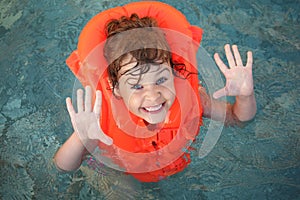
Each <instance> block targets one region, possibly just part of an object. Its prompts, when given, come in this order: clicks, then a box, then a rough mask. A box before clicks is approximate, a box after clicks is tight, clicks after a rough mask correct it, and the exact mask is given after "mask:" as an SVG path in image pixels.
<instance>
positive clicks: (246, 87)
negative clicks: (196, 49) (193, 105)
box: [199, 44, 256, 124]
mask: <svg viewBox="0 0 300 200" xmlns="http://www.w3.org/2000/svg"><path fill="white" fill-rule="evenodd" d="M232 49H233V54H232V52H231V50H230V46H229V45H228V44H227V45H225V53H226V57H227V60H228V63H229V67H227V66H226V65H225V64H224V63H223V61H222V60H221V59H220V57H219V55H218V54H215V55H214V58H215V61H216V63H217V65H218V67H219V68H220V70H221V71H222V73H223V74H224V76H225V78H226V85H225V87H224V88H222V89H220V90H218V91H216V92H215V93H214V94H213V98H211V97H209V96H208V94H207V93H206V91H205V89H204V88H202V87H199V93H200V97H201V100H202V102H203V108H204V113H203V115H204V117H209V118H212V119H213V120H218V121H222V120H224V119H225V122H226V123H227V124H234V123H236V122H238V121H248V120H251V119H252V118H253V117H254V116H255V114H256V100H255V96H254V91H253V78H252V53H251V52H248V54H247V56H248V59H247V64H246V66H243V63H242V60H241V56H240V54H239V51H238V48H237V46H236V45H233V46H232ZM226 95H227V96H235V97H236V99H235V103H234V104H233V105H231V104H229V103H226V102H224V101H219V100H217V99H218V98H220V97H222V96H226Z"/></svg>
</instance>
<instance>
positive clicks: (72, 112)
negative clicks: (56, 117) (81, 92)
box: [66, 97, 76, 118]
mask: <svg viewBox="0 0 300 200" xmlns="http://www.w3.org/2000/svg"><path fill="white" fill-rule="evenodd" d="M66 104H67V110H68V113H69V115H70V117H71V118H73V116H74V115H75V114H76V112H75V110H74V107H73V105H72V101H71V98H70V97H68V98H66Z"/></svg>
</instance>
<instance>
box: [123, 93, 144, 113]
mask: <svg viewBox="0 0 300 200" xmlns="http://www.w3.org/2000/svg"><path fill="white" fill-rule="evenodd" d="M125 104H126V105H127V108H128V109H129V110H131V111H134V110H137V109H138V108H139V107H140V104H141V98H140V96H139V95H136V94H134V93H131V95H130V96H128V97H127V102H125Z"/></svg>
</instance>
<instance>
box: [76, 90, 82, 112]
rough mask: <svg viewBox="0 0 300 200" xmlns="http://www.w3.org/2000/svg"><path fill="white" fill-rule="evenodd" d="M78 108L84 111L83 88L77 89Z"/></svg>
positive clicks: (79, 110)
mask: <svg viewBox="0 0 300 200" xmlns="http://www.w3.org/2000/svg"><path fill="white" fill-rule="evenodd" d="M77 110H78V112H83V91H82V89H78V90H77Z"/></svg>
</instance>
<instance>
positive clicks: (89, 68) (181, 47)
mask: <svg viewBox="0 0 300 200" xmlns="http://www.w3.org/2000/svg"><path fill="white" fill-rule="evenodd" d="M133 13H136V14H137V15H138V16H139V17H140V18H142V17H145V16H149V17H153V18H155V19H156V20H157V22H158V27H159V28H161V29H163V30H164V31H166V32H168V30H170V31H171V32H172V31H174V32H175V34H173V33H170V34H169V33H166V39H167V41H168V43H169V46H170V49H171V52H172V59H173V60H174V61H175V62H177V63H184V64H185V66H186V70H187V71H189V72H192V73H193V72H194V73H197V64H196V52H197V50H198V47H199V45H200V41H201V38H202V29H201V28H199V27H196V26H192V25H190V24H189V22H188V21H187V20H186V18H185V16H184V15H183V14H182V13H180V12H179V11H178V10H176V9H175V8H173V7H171V6H169V5H167V4H164V3H161V2H156V1H154V2H147V1H142V2H134V3H130V4H127V5H124V6H122V7H116V8H112V9H108V10H106V11H103V12H101V13H99V14H97V15H96V16H94V17H93V18H92V19H91V20H90V21H89V22H88V23H87V25H86V26H85V27H84V29H83V30H82V32H81V34H80V37H79V40H78V49H77V50H75V51H74V52H72V54H71V55H70V56H69V58H68V59H67V61H66V62H67V65H68V66H69V68H70V69H71V70H72V72H73V73H74V74H75V75H76V77H77V78H78V79H79V80H80V82H81V83H82V84H83V85H84V86H85V85H90V86H91V87H92V89H93V91H96V90H97V89H98V90H101V91H102V110H101V121H100V124H101V128H102V130H103V131H104V132H105V133H106V134H107V135H108V136H110V137H112V139H113V145H112V146H106V145H103V144H101V143H100V144H99V147H100V148H101V149H104V150H105V155H106V156H108V157H110V158H111V159H112V160H113V162H114V163H115V164H117V165H119V166H120V168H123V169H124V171H126V172H128V173H129V174H131V175H132V176H134V177H135V178H137V179H138V180H140V181H143V182H155V181H159V180H161V179H163V178H165V177H167V176H169V175H172V174H175V173H177V172H180V171H182V170H183V169H184V168H185V167H186V166H187V165H188V164H189V163H190V155H189V149H190V148H189V145H190V144H191V142H192V141H193V140H194V138H195V136H196V135H197V134H198V133H199V129H200V126H201V123H202V106H201V102H200V97H199V95H198V77H197V75H190V76H188V77H187V78H186V79H183V78H178V77H176V78H175V80H174V84H175V89H176V100H175V102H174V104H173V105H172V107H171V108H170V112H169V115H168V120H166V123H165V125H164V126H163V128H162V129H161V130H160V131H158V132H157V133H155V134H153V133H152V132H149V131H147V129H146V128H145V126H146V125H145V122H144V121H143V120H142V119H139V118H138V117H136V116H133V115H132V114H131V113H129V111H127V109H126V107H125V105H124V104H123V103H122V100H118V99H116V98H115V97H114V95H113V94H112V90H111V88H110V84H109V80H108V74H107V71H106V67H107V63H106V60H105V58H104V57H103V46H104V44H105V41H106V39H107V37H106V34H105V25H106V24H107V22H108V21H110V20H111V19H119V18H121V17H122V16H127V17H130V16H131V14H133ZM178 35H179V36H178ZM173 52H176V53H173ZM116 105H118V106H117V107H115V106H116ZM152 165H153V166H152Z"/></svg>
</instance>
